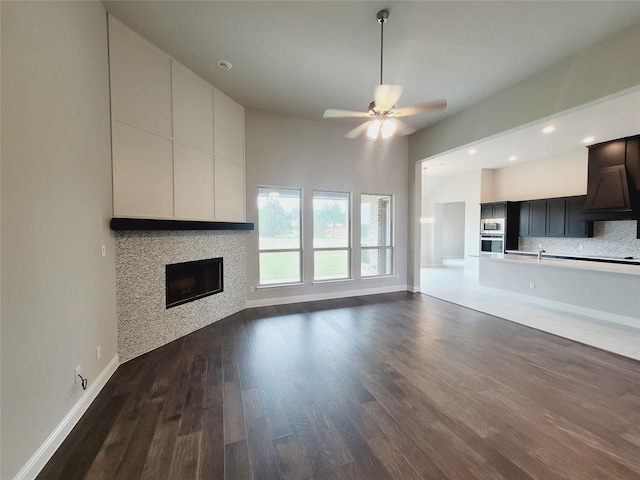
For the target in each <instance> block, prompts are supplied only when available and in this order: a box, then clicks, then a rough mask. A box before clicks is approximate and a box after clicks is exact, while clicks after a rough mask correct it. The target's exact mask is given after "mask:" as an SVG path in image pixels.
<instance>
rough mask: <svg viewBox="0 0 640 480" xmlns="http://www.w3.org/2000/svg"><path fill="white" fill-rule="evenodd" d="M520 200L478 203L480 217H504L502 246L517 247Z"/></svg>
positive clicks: (509, 248)
mask: <svg viewBox="0 0 640 480" xmlns="http://www.w3.org/2000/svg"><path fill="white" fill-rule="evenodd" d="M519 212H520V202H492V203H481V204H480V217H481V218H482V219H486V218H504V219H505V222H504V230H505V231H504V248H505V249H506V250H517V249H518V221H519V220H520V216H519Z"/></svg>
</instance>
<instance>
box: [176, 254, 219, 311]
mask: <svg viewBox="0 0 640 480" xmlns="http://www.w3.org/2000/svg"><path fill="white" fill-rule="evenodd" d="M165 277H166V308H171V307H176V306H178V305H182V304H184V303H188V302H192V301H194V300H198V299H200V298H204V297H208V296H209V295H213V294H215V293H220V292H222V291H223V290H224V289H223V276H222V258H221V257H220V258H209V259H206V260H197V261H194V262H183V263H173V264H171V265H166V266H165Z"/></svg>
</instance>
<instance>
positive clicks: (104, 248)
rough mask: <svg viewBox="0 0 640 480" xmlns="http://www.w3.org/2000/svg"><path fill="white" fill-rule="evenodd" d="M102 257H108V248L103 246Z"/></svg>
mask: <svg viewBox="0 0 640 480" xmlns="http://www.w3.org/2000/svg"><path fill="white" fill-rule="evenodd" d="M102 256H103V257H106V256H107V246H106V245H102Z"/></svg>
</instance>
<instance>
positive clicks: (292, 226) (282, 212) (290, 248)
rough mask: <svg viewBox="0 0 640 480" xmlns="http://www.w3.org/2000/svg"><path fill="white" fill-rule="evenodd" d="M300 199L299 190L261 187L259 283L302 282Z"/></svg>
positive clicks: (259, 192)
mask: <svg viewBox="0 0 640 480" xmlns="http://www.w3.org/2000/svg"><path fill="white" fill-rule="evenodd" d="M301 198H302V191H301V190H300V189H294V188H267V187H260V188H259V189H258V251H259V253H258V255H259V270H260V285H278V284H289V283H300V282H301V281H302V242H301V239H302V236H301V234H300V230H301V229H300V226H301V221H300V204H301Z"/></svg>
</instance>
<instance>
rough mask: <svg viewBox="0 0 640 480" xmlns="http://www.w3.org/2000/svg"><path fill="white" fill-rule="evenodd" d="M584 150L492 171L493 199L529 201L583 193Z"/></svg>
mask: <svg viewBox="0 0 640 480" xmlns="http://www.w3.org/2000/svg"><path fill="white" fill-rule="evenodd" d="M587 157H588V152H587V149H586V148H584V149H582V150H577V151H574V152H571V153H567V154H565V155H561V156H557V157H551V158H545V159H542V160H537V161H535V162H527V163H522V164H514V165H511V166H508V167H505V168H500V169H497V170H495V171H494V172H495V173H494V185H493V197H494V201H496V202H499V201H504V200H509V201H517V200H532V199H536V198H551V197H565V196H571V195H586V194H587Z"/></svg>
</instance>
